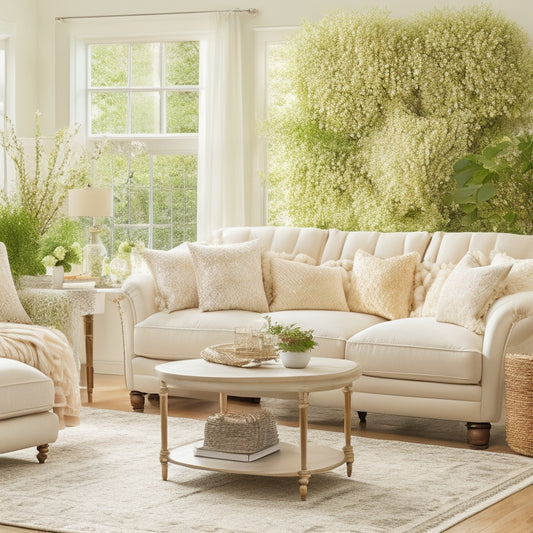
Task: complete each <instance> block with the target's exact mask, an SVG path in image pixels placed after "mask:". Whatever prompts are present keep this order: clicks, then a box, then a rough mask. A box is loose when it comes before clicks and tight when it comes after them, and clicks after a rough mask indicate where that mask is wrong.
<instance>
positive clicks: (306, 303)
mask: <svg viewBox="0 0 533 533" xmlns="http://www.w3.org/2000/svg"><path fill="white" fill-rule="evenodd" d="M271 267H272V270H271V275H272V292H273V300H272V303H271V304H270V310H271V311H285V310H288V309H325V310H330V311H348V310H349V309H348V305H347V303H346V296H345V294H344V288H343V284H342V268H341V267H320V266H311V265H308V264H305V263H299V262H295V261H287V260H285V259H279V258H276V257H274V258H272V262H271Z"/></svg>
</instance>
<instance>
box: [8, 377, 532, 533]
mask: <svg viewBox="0 0 533 533" xmlns="http://www.w3.org/2000/svg"><path fill="white" fill-rule="evenodd" d="M83 405H91V407H96V408H102V409H116V410H119V411H131V406H130V402H129V394H128V392H127V391H126V389H125V387H124V383H123V378H122V376H110V375H101V374H97V375H95V390H94V394H93V403H92V404H87V403H86V402H85V401H84V403H83ZM232 407H233V408H234V409H239V408H242V409H250V408H253V404H248V403H244V402H233V405H232ZM217 410H218V402H216V401H204V400H192V399H184V398H170V399H169V415H170V416H180V417H184V418H196V419H205V418H206V417H207V416H209V415H210V414H212V413H214V412H216V411H217ZM295 411H296V410H295ZM145 412H146V413H153V414H158V413H159V408H158V406H157V402H154V403H153V404H151V403H150V402H148V401H146V406H145ZM296 416H297V414H295V415H294V416H293V415H292V414H291V413H289V414H288V415H287V416H286V417H285V418H284V419H281V420H278V422H279V423H280V424H286V425H290V426H297V425H298V421H297V418H296ZM309 426H310V427H311V428H315V429H325V430H330V431H343V426H342V420H340V419H339V420H336V421H335V422H334V423H331V422H328V421H325V420H314V421H313V420H312V419H311V420H310V423H309ZM353 434H354V435H361V436H365V437H371V438H377V439H388V440H402V441H409V442H418V443H422V444H438V445H441V446H453V447H457V448H467V447H468V446H467V444H466V442H465V438H466V429H465V427H464V424H463V423H460V422H451V421H440V420H427V419H417V418H412V417H392V416H385V415H374V414H371V413H370V414H369V415H368V419H367V423H366V424H365V425H354V428H353ZM489 451H495V452H503V453H514V452H513V451H512V450H511V449H510V448H509V447H508V446H507V444H506V442H505V429H504V428H503V427H501V426H496V427H493V429H492V432H491V444H490V447H489ZM532 461H533V459H532ZM31 531H33V532H35V531H36V530H29V529H22V528H15V527H6V526H2V525H0V533H7V532H11V533H14V532H18V533H21V532H28V533H29V532H31ZM448 531H449V532H451V533H533V486H530V487H528V488H526V489H524V490H522V491H520V492H518V493H516V494H514V495H512V496H510V497H509V498H506V499H505V500H502V501H501V502H498V503H496V504H494V505H493V506H491V507H489V508H488V509H486V510H484V511H482V512H480V513H478V514H476V515H474V516H472V517H470V518H468V519H467V520H464V521H463V522H461V523H460V524H457V525H456V526H453V527H452V528H450V529H449V530H448Z"/></svg>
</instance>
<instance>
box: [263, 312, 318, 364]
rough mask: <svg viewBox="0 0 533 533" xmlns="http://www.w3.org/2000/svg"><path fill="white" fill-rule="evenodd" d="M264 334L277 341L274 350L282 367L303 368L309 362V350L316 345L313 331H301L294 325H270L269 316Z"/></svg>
mask: <svg viewBox="0 0 533 533" xmlns="http://www.w3.org/2000/svg"><path fill="white" fill-rule="evenodd" d="M265 318H266V320H267V329H266V332H267V333H268V334H270V335H275V336H276V337H277V339H278V341H277V343H276V348H277V350H278V352H279V355H280V358H281V362H282V363H283V366H285V367H287V368H305V367H306V366H307V365H308V364H309V361H310V360H311V350H312V349H313V348H314V347H315V346H316V345H317V344H318V343H317V342H315V341H314V340H313V330H312V329H309V330H303V329H301V328H300V327H299V326H297V325H296V324H290V325H283V324H277V323H272V320H271V318H270V317H269V316H266V317H265Z"/></svg>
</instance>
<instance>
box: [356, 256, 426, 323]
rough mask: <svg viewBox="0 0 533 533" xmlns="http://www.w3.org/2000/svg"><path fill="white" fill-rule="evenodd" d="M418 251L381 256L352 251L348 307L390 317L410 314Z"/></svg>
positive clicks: (402, 316)
mask: <svg viewBox="0 0 533 533" xmlns="http://www.w3.org/2000/svg"><path fill="white" fill-rule="evenodd" d="M419 261H420V255H419V254H418V252H410V253H408V254H404V255H398V256H394V257H389V258H386V259H382V258H380V257H375V256H373V255H372V254H369V253H367V252H365V251H363V250H361V249H359V250H357V252H356V253H355V257H354V261H353V270H352V273H351V279H350V289H349V292H348V306H349V307H350V311H354V312H358V313H368V314H371V315H377V316H381V317H384V318H388V319H390V320H394V319H397V318H406V317H408V316H409V310H410V308H411V300H412V295H413V286H414V274H415V268H416V265H417V263H418V262H419Z"/></svg>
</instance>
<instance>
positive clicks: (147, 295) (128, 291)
mask: <svg viewBox="0 0 533 533" xmlns="http://www.w3.org/2000/svg"><path fill="white" fill-rule="evenodd" d="M155 299H156V287H155V282H154V278H153V277H152V275H151V274H149V273H142V274H134V275H133V276H130V277H129V278H127V279H126V280H125V281H124V283H123V284H122V294H121V295H120V297H119V298H117V299H116V300H115V302H116V303H117V305H118V308H119V313H120V322H121V324H122V341H123V344H124V374H125V375H124V377H125V380H126V386H127V387H128V389H129V390H132V389H133V369H132V365H131V361H132V359H133V358H134V357H135V349H134V331H135V325H136V324H138V323H139V322H141V321H142V320H144V319H145V318H147V317H149V316H150V315H153V314H154V313H157V311H158V309H157V305H156V303H155Z"/></svg>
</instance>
